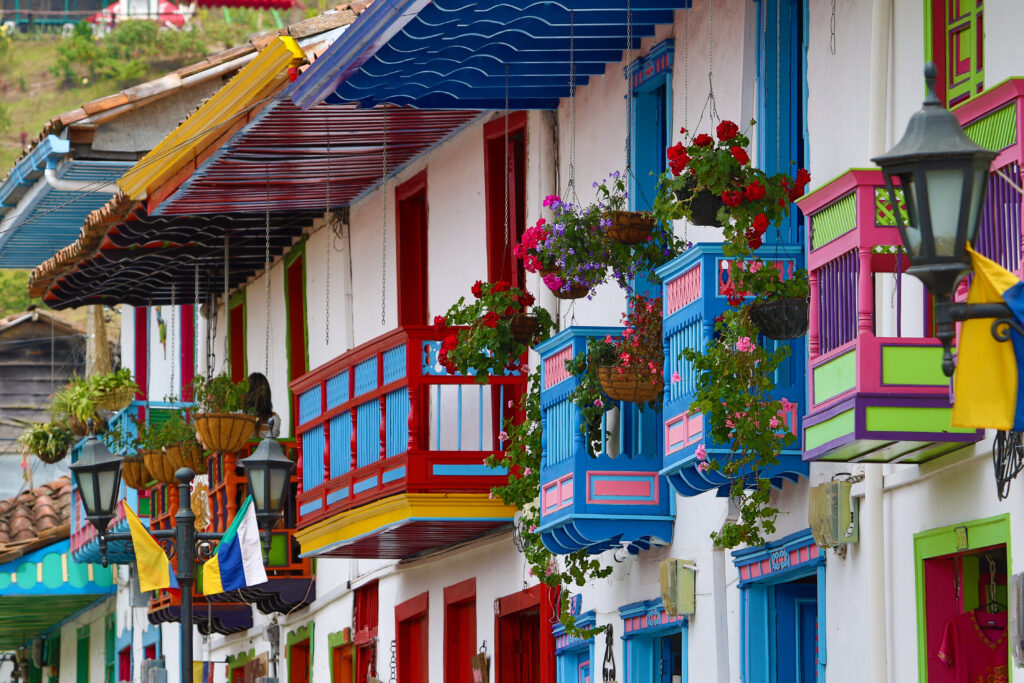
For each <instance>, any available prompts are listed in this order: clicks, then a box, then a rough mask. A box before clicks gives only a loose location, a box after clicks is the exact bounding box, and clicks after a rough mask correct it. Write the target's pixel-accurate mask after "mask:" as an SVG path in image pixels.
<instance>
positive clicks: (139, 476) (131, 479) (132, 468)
mask: <svg viewBox="0 0 1024 683" xmlns="http://www.w3.org/2000/svg"><path fill="white" fill-rule="evenodd" d="M121 479H122V480H123V481H124V483H125V485H126V486H128V487H129V488H133V489H135V490H136V491H145V490H146V489H147V488H148V484H149V482H150V481H152V480H153V477H152V476H150V474H149V470H147V469H146V462H145V460H144V459H143V457H142V456H141V455H126V456H125V457H123V458H121Z"/></svg>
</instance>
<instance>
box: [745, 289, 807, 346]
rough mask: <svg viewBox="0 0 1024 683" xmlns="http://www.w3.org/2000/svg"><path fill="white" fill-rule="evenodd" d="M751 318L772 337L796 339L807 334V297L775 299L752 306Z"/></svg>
mask: <svg viewBox="0 0 1024 683" xmlns="http://www.w3.org/2000/svg"><path fill="white" fill-rule="evenodd" d="M750 319H751V321H753V323H754V324H755V325H757V327H758V329H759V330H761V334H763V335H764V336H766V337H768V338H770V339H796V338H797V337H802V336H804V335H805V334H807V326H808V302H807V299H773V300H771V301H762V302H760V303H756V304H752V305H751V306H750Z"/></svg>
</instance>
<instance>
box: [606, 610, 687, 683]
mask: <svg viewBox="0 0 1024 683" xmlns="http://www.w3.org/2000/svg"><path fill="white" fill-rule="evenodd" d="M619 616H620V617H622V624H623V635H622V641H623V649H624V651H625V654H624V656H623V659H624V662H625V669H626V677H625V681H626V683H686V681H687V680H689V678H688V672H687V668H688V667H687V657H686V652H687V635H688V633H687V623H688V622H687V620H686V617H684V616H678V617H670V616H668V615H667V614H666V613H665V610H664V608H663V607H662V604H661V598H657V599H655V600H645V601H643V602H634V603H632V604H629V605H624V606H622V607H620V608H619Z"/></svg>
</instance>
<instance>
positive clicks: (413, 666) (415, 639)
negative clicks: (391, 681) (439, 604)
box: [395, 593, 430, 683]
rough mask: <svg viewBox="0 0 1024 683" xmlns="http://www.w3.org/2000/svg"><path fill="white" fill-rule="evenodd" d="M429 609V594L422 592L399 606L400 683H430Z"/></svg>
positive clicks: (396, 632) (396, 623)
mask: <svg viewBox="0 0 1024 683" xmlns="http://www.w3.org/2000/svg"><path fill="white" fill-rule="evenodd" d="M429 607H430V594H429V593H420V594H419V595H417V596H416V597H414V598H410V599H409V600H406V601H405V602H402V603H399V604H397V605H395V640H396V643H397V651H398V683H428V681H429V680H430V649H429V634H428V632H429V630H430V624H429V621H428V609H429Z"/></svg>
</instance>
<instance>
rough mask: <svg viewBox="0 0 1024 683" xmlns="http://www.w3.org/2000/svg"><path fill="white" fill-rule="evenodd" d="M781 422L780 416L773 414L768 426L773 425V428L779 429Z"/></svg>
mask: <svg viewBox="0 0 1024 683" xmlns="http://www.w3.org/2000/svg"><path fill="white" fill-rule="evenodd" d="M779 424H780V423H779V418H777V417H774V416H773V417H772V419H770V420H768V426H769V427H771V428H772V429H778V428H779Z"/></svg>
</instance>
